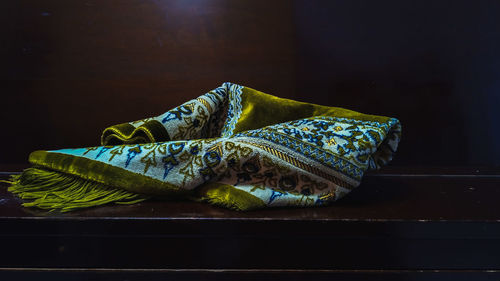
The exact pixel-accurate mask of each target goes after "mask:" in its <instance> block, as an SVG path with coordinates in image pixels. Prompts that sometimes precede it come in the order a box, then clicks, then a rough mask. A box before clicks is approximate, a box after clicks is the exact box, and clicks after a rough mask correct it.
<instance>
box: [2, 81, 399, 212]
mask: <svg viewBox="0 0 500 281" xmlns="http://www.w3.org/2000/svg"><path fill="white" fill-rule="evenodd" d="M400 138H401V124H400V122H399V120H397V119H395V118H390V117H383V116H376V115H368V114H362V113H359V112H355V111H351V110H348V109H343V108H338V107H329V106H321V105H316V104H311V103H305V102H299V101H294V100H289V99H284V98H279V97H275V96H272V95H268V94H265V93H262V92H259V91H257V90H254V89H251V88H248V87H244V86H240V85H237V84H233V83H229V82H226V83H224V84H222V86H220V87H218V88H216V89H214V90H212V91H210V92H208V93H206V94H204V95H202V96H200V97H198V98H196V99H193V100H191V101H188V102H186V103H184V104H182V105H180V106H178V107H176V108H173V109H171V110H169V111H167V112H165V113H163V114H161V115H158V116H155V117H150V118H146V119H142V120H138V121H133V122H127V123H122V124H118V125H113V126H110V127H108V128H106V129H104V131H103V133H102V135H101V145H100V146H95V147H86V148H69V149H59V150H52V151H35V152H33V153H31V154H30V157H29V162H30V163H31V164H32V165H33V166H32V167H31V168H28V169H26V170H25V171H24V172H23V173H22V174H21V175H16V176H12V178H11V179H10V180H9V181H8V183H9V184H10V187H9V188H8V191H10V192H12V193H14V194H16V195H17V196H18V197H19V198H21V199H22V200H23V205H24V206H26V207H37V208H40V209H45V210H49V211H61V212H68V211H73V210H78V209H84V208H88V207H95V206H101V205H105V204H110V203H115V204H135V203H139V202H142V201H145V200H149V199H164V198H167V199H168V198H170V199H172V198H175V199H190V200H194V201H198V202H208V203H210V204H213V205H217V206H221V207H225V208H229V209H233V210H239V211H246V210H255V209H261V208H266V207H279V206H292V207H304V206H320V205H328V204H330V203H331V202H334V201H336V200H338V199H340V198H342V197H343V196H344V195H345V194H347V193H349V192H350V191H351V190H352V189H354V188H356V187H357V186H358V185H359V184H360V181H361V178H362V176H363V174H364V172H366V171H367V170H372V169H380V168H381V167H382V166H384V165H386V164H387V163H388V162H390V161H391V160H392V157H393V155H394V153H395V152H396V150H397V147H398V144H399V141H400Z"/></svg>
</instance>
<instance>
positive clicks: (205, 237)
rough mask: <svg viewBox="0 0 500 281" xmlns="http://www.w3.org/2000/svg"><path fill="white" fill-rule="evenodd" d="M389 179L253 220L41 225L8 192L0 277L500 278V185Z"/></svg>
mask: <svg viewBox="0 0 500 281" xmlns="http://www.w3.org/2000/svg"><path fill="white" fill-rule="evenodd" d="M393 170H394V169H393ZM388 172H391V173H388ZM388 172H384V173H372V174H370V175H367V176H366V177H365V179H364V180H363V183H362V185H361V186H360V187H359V188H357V189H356V190H354V191H353V192H352V193H351V194H349V195H348V196H347V197H346V198H344V199H342V200H340V201H338V202H337V203H335V204H334V205H332V206H329V207H323V208H307V209H273V210H264V211H252V212H236V211H231V210H226V209H222V208H217V207H212V206H209V205H206V204H200V203H192V202H167V201H162V202H160V201H157V202H145V203H141V204H139V205H136V206H106V207H100V208H93V209H89V210H85V211H79V212H74V213H68V214H46V213H42V212H40V211H37V210H35V209H26V208H22V207H21V206H20V201H19V200H18V199H16V198H14V197H13V196H12V195H11V194H9V193H7V192H6V190H5V187H4V186H2V187H1V188H0V229H1V232H0V237H1V241H2V242H1V243H2V254H1V255H0V278H1V279H2V280H19V279H21V280H33V279H40V278H41V280H94V279H99V280H101V279H102V280H193V279H196V280H268V279H269V280H271V279H272V280H334V279H338V280H498V278H500V271H499V268H500V213H499V212H498V198H500V188H498V187H499V186H500V176H499V175H498V174H493V173H492V172H493V171H488V170H485V171H478V172H476V171H475V170H474V171H473V170H471V171H466V170H461V171H455V172H453V171H448V173H447V174H442V173H435V170H434V173H431V174H429V173H427V174H423V173H419V174H416V173H412V172H411V171H410V170H399V171H388ZM420 172H423V171H420Z"/></svg>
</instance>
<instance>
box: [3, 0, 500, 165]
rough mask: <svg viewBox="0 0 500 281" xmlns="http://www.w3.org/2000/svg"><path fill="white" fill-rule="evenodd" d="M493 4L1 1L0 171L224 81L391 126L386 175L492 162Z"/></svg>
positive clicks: (497, 32) (496, 30)
mask: <svg viewBox="0 0 500 281" xmlns="http://www.w3.org/2000/svg"><path fill="white" fill-rule="evenodd" d="M499 14H500V2H498V1H493V0H492V1H437V2H436V1H369V0H358V1H306V0H298V1H249V0H245V1H233V0H214V1H203V0H191V1H180V0H179V1H175V0H145V1H136V0H123V1H112V0H103V1H97V0H88V1H84V0H72V1H64V0H46V1H36V0H9V1H4V2H2V4H1V8H0V32H1V33H0V34H2V39H1V41H0V58H1V63H0V80H1V84H0V87H1V88H0V89H1V93H2V97H1V100H0V102H1V104H2V106H1V108H2V110H0V118H1V120H2V124H3V128H2V129H1V130H0V142H1V146H2V149H1V150H0V164H18V163H25V162H26V158H27V155H28V153H29V152H30V151H32V150H35V149H57V148H63V147H81V146H93V145H96V144H98V141H99V134H100V132H101V130H102V129H103V128H105V127H106V126H108V125H111V124H115V123H120V122H125V121H131V120H136V119H140V118H144V117H148V116H153V115H158V114H161V113H163V112H164V111H166V110H168V109H169V108H171V107H173V106H176V105H178V104H180V103H182V102H184V101H186V100H189V99H191V98H194V97H197V96H198V95H200V94H203V93H204V92H206V91H208V90H211V89H213V88H215V87H217V86H219V85H220V84H221V83H223V82H225V81H231V82H235V83H240V84H243V85H247V86H249V87H252V88H255V89H258V90H262V91H264V92H267V93H270V94H275V95H278V96H281V97H287V98H292V99H299V100H302V101H309V102H314V103H319V104H325V105H332V106H342V107H347V108H350V109H354V110H358V111H362V112H365V113H372V114H380V115H388V116H394V117H397V118H399V119H400V120H401V122H402V124H403V140H402V142H401V146H400V150H399V151H398V154H397V157H396V159H395V160H394V162H393V165H396V166H419V165H420V166H421V165H451V166H472V165H476V166H478V165H480V166H498V165H500V142H499V141H498V139H499V137H500V130H499V129H500V125H499V122H498V120H499V119H500V113H499V112H498V110H497V108H499V105H500V94H499V93H498V92H499V90H500V55H499V54H498V50H499V49H500V21H498V20H497V16H498V15H499Z"/></svg>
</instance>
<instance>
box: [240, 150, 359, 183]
mask: <svg viewBox="0 0 500 281" xmlns="http://www.w3.org/2000/svg"><path fill="white" fill-rule="evenodd" d="M245 143H247V144H249V145H253V146H256V147H258V148H260V149H263V150H265V151H267V152H269V153H271V154H272V155H274V156H276V157H278V158H280V159H281V160H284V161H286V162H288V163H290V164H292V165H294V166H295V167H298V168H300V169H303V170H306V171H308V172H310V173H311V174H315V175H317V176H320V177H322V178H325V179H327V180H329V181H331V182H333V183H335V184H336V185H338V186H342V187H344V188H347V189H353V188H355V186H353V185H352V184H350V183H348V182H346V181H344V180H342V179H339V178H337V177H335V176H333V175H331V174H328V173H325V172H323V171H321V170H320V169H318V168H316V167H313V166H310V165H308V164H305V163H303V162H300V161H299V160H297V159H295V158H293V157H290V156H289V155H288V154H286V153H283V152H281V151H279V150H277V149H275V148H272V147H269V146H267V145H262V144H257V143H250V142H245Z"/></svg>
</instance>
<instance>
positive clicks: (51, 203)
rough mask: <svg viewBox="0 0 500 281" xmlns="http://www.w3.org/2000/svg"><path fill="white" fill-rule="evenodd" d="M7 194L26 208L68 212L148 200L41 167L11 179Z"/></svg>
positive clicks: (141, 195) (122, 190)
mask: <svg viewBox="0 0 500 281" xmlns="http://www.w3.org/2000/svg"><path fill="white" fill-rule="evenodd" d="M8 182H9V183H10V184H11V186H10V187H9V188H8V191H10V192H12V193H14V194H16V195H17V196H18V197H19V198H21V199H23V200H26V201H27V202H24V203H23V206H25V207H38V208H41V209H46V210H50V211H56V210H59V211H60V212H69V211H74V210H77V209H82V208H88V207H94V206H100V205H104V204H108V203H115V204H134V203H138V202H142V201H144V200H147V199H149V197H148V196H146V195H143V194H136V193H132V192H129V191H126V190H124V189H118V188H113V187H109V186H106V185H104V184H101V183H97V182H94V181H90V180H85V179H82V178H79V177H75V176H72V175H69V174H64V173H61V172H56V171H49V170H45V169H40V168H28V169H26V170H24V172H23V173H22V174H21V175H13V176H11V180H10V181H8Z"/></svg>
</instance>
